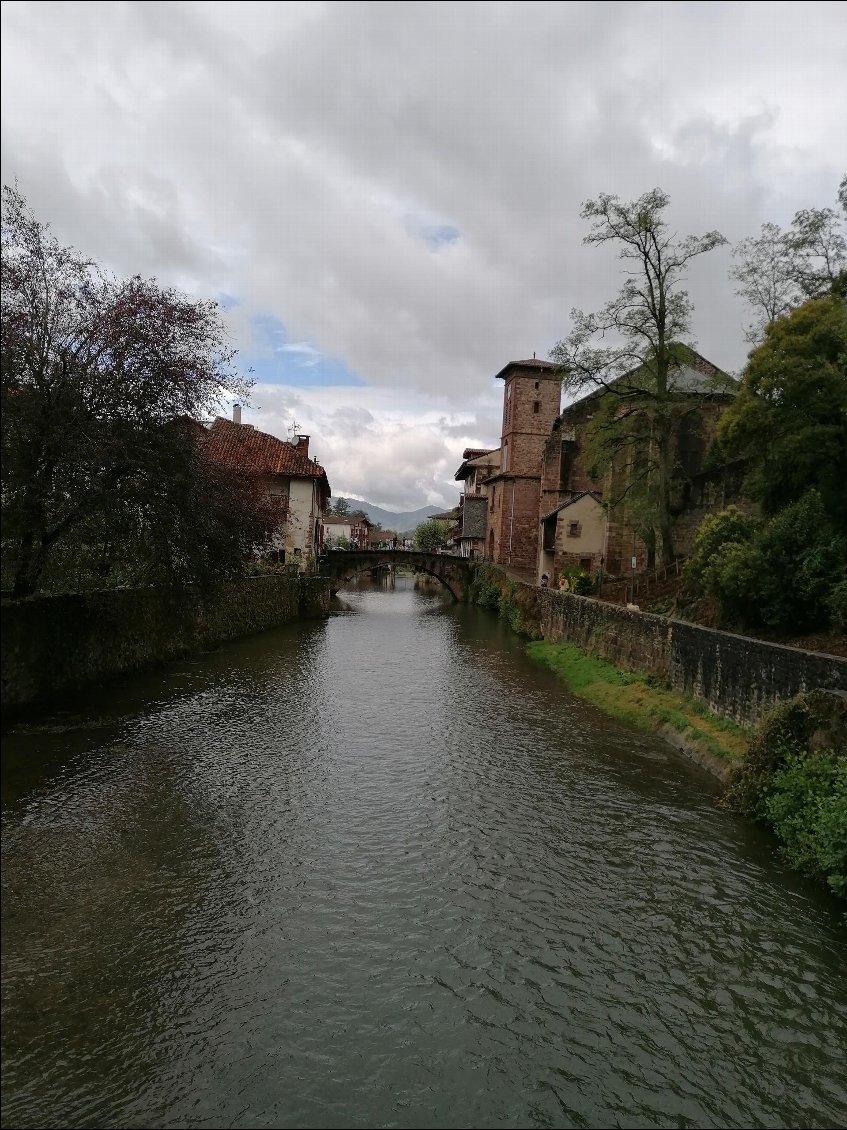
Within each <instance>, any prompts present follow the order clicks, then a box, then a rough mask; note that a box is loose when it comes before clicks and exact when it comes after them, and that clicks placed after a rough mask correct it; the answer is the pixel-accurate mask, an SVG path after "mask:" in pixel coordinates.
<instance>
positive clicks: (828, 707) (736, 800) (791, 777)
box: [723, 690, 847, 898]
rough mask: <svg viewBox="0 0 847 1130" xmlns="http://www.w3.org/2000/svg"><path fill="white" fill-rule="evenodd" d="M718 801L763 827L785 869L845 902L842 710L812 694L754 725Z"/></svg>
mask: <svg viewBox="0 0 847 1130" xmlns="http://www.w3.org/2000/svg"><path fill="white" fill-rule="evenodd" d="M723 803H724V804H725V805H727V806H728V807H731V808H734V809H735V810H736V811H739V812H742V813H744V814H745V815H747V816H751V817H753V818H754V819H756V820H761V821H762V822H764V823H765V824H768V825H769V826H770V827H771V828H772V830H773V832H774V833H775V835H776V836H777V838H778V839H779V842H780V851H781V853H782V855H783V856H784V857H785V859H786V861H787V862H788V863H789V864H790V866H792V867H795V868H796V869H797V870H799V871H802V872H804V873H805V874H807V875H812V876H815V877H817V878H820V879H822V880H824V881H826V882H827V883H828V885H829V886H830V887H831V888H832V890H833V891H834V892H835V893H836V894H837V895H839V896H841V897H842V898H847V707H845V705H844V703H843V701H842V700H841V699H839V698H838V697H837V696H836V695H833V694H828V693H827V692H826V691H821V690H815V691H809V692H807V693H806V694H801V695H798V696H797V697H796V698H793V699H790V700H788V701H787V702H783V703H781V704H780V705H779V706H778V707H776V708H775V709H774V710H773V711H771V713H770V714H769V715H768V717H767V718H765V719H764V720H763V721H762V722H761V724H760V725H759V727H758V729H757V731H756V734H755V736H754V738H753V741H752V742H751V743H750V746H749V749H748V750H747V753H746V755H745V757H744V760H743V761H742V762H741V764H740V765H739V766H738V767H737V768H736V769H734V770H733V773H732V777H731V778H730V784H729V788H728V789H727V792H726V794H725V796H724V800H723Z"/></svg>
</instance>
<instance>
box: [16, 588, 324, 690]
mask: <svg viewBox="0 0 847 1130" xmlns="http://www.w3.org/2000/svg"><path fill="white" fill-rule="evenodd" d="M329 600H330V595H329V584H328V582H326V581H323V580H321V579H320V578H317V577H298V576H291V575H285V574H280V575H275V576H267V577H250V578H246V579H244V580H241V581H238V582H231V583H229V584H226V585H222V586H220V587H219V588H218V589H216V590H215V591H214V592H212V593H209V594H206V595H204V596H202V597H201V596H199V595H196V594H192V593H190V592H189V593H185V592H180V593H178V592H172V591H167V590H161V589H117V590H106V591H103V592H88V593H68V594H66V595H62V596H36V597H29V598H27V599H25V600H4V601H3V607H2V619H3V624H2V644H1V645H0V652H2V706H3V710H4V711H5V710H17V709H21V708H24V707H28V706H32V705H34V704H36V703H42V702H47V701H49V700H50V699H51V698H52V697H54V696H56V695H59V694H64V693H67V692H68V691H72V690H74V689H76V688H79V687H83V686H86V685H89V684H91V683H96V682H99V681H100V680H102V679H107V678H111V677H113V676H115V675H119V674H123V673H126V672H129V671H138V670H141V669H143V668H148V667H154V666H157V665H159V664H161V663H165V662H167V661H168V660H171V659H174V658H176V657H177V656H180V655H185V654H188V653H189V652H193V651H201V650H203V649H205V648H209V647H213V646H214V645H215V644H218V643H222V642H224V641H225V640H229V639H235V638H236V637H238V636H247V635H250V634H252V633H253V632H260V631H263V630H264V629H266V628H271V627H276V626H277V625H280V624H286V623H288V622H290V621H291V620H295V619H297V618H298V617H300V616H320V615H326V614H327V613H328V612H329Z"/></svg>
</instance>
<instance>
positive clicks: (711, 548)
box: [683, 506, 759, 591]
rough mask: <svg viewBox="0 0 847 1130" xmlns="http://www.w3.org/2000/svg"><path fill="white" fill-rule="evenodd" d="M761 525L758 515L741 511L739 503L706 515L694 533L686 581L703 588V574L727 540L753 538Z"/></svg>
mask: <svg viewBox="0 0 847 1130" xmlns="http://www.w3.org/2000/svg"><path fill="white" fill-rule="evenodd" d="M758 525H759V523H758V522H757V521H756V519H755V518H751V517H750V516H749V515H748V514H742V512H741V511H740V510H739V509H738V508H737V507H736V506H727V508H726V509H725V510H721V511H720V513H718V514H712V515H710V516H709V517H708V518H706V519H705V520H704V521H703V522H702V523H701V525H700V527H699V529H698V530H697V533H696V535H695V537H694V549H693V550H692V553H691V557H690V558H689V560H688V563H687V565H686V566H685V571H684V574H683V575H684V577H685V580H686V582H687V583H688V584H690V585H691V586H692V587H693V588H695V589H698V590H701V591H704V590H703V582H704V575H705V573H706V570H707V569H708V568H709V566H710V564H711V562H712V560H713V558H714V557H715V556H716V555H717V554H718V553H719V552H720V550H721V549H723V547H724V546H726V545H728V544H739V545H745V544H748V543H749V542H751V541H752V539H753V535H754V534H755V532H756V530H757V528H758Z"/></svg>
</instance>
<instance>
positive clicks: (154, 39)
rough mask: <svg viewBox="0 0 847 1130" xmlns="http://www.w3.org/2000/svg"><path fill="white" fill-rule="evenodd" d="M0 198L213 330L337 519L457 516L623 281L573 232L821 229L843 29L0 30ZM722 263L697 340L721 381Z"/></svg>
mask: <svg viewBox="0 0 847 1130" xmlns="http://www.w3.org/2000/svg"><path fill="white" fill-rule="evenodd" d="M2 16H3V28H2V32H3V34H2V84H3V88H2V96H3V97H2V131H3V143H2V174H3V181H4V183H12V182H13V181H14V180H15V179H17V182H18V186H19V188H20V190H21V191H22V192H23V194H24V195H25V196H26V197H27V199H28V200H29V202H30V205H31V206H32V208H33V210H34V211H35V212H36V214H37V215H38V216H39V218H41V219H43V220H48V221H50V223H51V225H52V227H53V230H54V232H55V233H56V235H57V236H58V237H59V239H60V240H61V241H62V242H65V243H70V244H73V245H75V246H76V247H77V248H79V250H81V251H84V252H86V253H87V254H90V255H92V256H94V257H95V258H97V259H98V260H99V261H100V262H101V263H102V264H103V265H105V266H108V267H110V268H111V269H113V270H114V271H116V272H118V273H120V274H130V273H135V272H140V273H142V274H146V275H156V276H157V277H158V278H159V279H160V280H161V281H162V282H165V283H168V284H174V285H177V286H179V287H181V288H182V289H184V290H185V291H188V292H190V293H192V294H196V295H198V296H202V297H213V298H216V299H217V300H218V301H220V302H221V304H222V306H224V307H225V309H226V317H227V320H228V322H229V325H230V328H231V333H232V337H233V342H234V344H235V345H236V346H237V347H238V349H239V351H240V352H239V363H240V365H241V366H242V367H243V368H245V369H246V368H247V367H252V368H253V370H254V375H255V377H256V379H257V386H256V389H255V393H254V396H253V405H254V407H253V408H251V409H249V410H247V411H246V412H245V414H244V419H245V421H247V422H251V423H255V424H256V425H257V426H258V427H260V428H263V429H264V430H266V431H270V432H273V433H274V434H276V435H279V436H282V437H283V438H285V437H286V436H287V431H288V428H289V426H290V425H291V424H292V423H293V422H296V423H297V424H299V425H300V430H301V431H303V432H308V433H310V434H311V437H312V440H311V452H312V454H313V455H314V456H315V457H316V458H318V459H320V460H321V461H322V462H323V463H324V465H325V466H326V469H327V473H328V476H329V480H330V483H331V486H332V490H333V493H334V494H335V495H336V496H337V495H339V494H344V495H348V496H356V497H361V498H367V499H368V500H369V501H371V502H374V503H377V504H378V505H381V506H386V507H388V508H389V509H396V510H401V509H402V510H405V509H412V508H415V507H417V506H421V505H424V504H426V503H433V504H435V505H439V506H441V505H448V504H449V505H452V504H454V503H455V501H456V498H457V486H458V484H455V483H454V482H453V473H454V472H455V470H456V469H457V467H458V466H459V464H460V462H461V454H462V449H463V448H464V447H466V446H495V445H496V444H497V443H498V442H499V429H500V404H501V396H502V384H501V383H500V382H495V381H494V380H493V376H494V374H495V373H496V372H498V371H499V370H500V369H501V368H502V366H503V365H504V364H505V363H506V362H507V361H509V360H512V359H518V358H522V357H529V356H532V354H533V352H536V353H537V354H538V356H539V357H546V356H547V354H548V353H549V351H550V349H551V348H552V346H553V345H554V344H555V342H556V341H558V340H559V339H560V338H563V337H565V336H566V335H567V333H568V331H569V329H570V319H569V312H570V310H571V309H572V308H573V307H574V306H579V307H582V308H584V309H594V308H596V307H598V306H599V305H601V304H602V303H603V302H604V301H605V300H606V299H608V298H610V297H611V296H612V295H613V294H614V292H615V291H616V290H617V288H618V286H619V284H620V270H619V264H618V261H617V260H616V259H615V257H614V253H613V251H611V250H610V249H606V248H604V249H598V248H592V247H585V246H583V244H582V237H583V235H584V234H585V233H586V225H585V223H584V222H583V221H582V220H581V219H580V217H579V209H580V204H581V202H582V201H583V200H585V199H586V198H589V197H593V196H596V195H597V194H598V193H600V192H613V193H617V194H618V195H620V196H621V197H622V198H623V199H633V198H635V197H637V196H638V195H640V194H641V193H643V192H645V191H647V190H649V189H651V188H654V187H655V186H657V185H659V186H661V187H662V188H664V189H665V190H666V191H667V192H668V193H669V194H670V196H671V208H670V213H669V215H670V219H671V221H672V222H673V224H674V225H675V226H676V227H678V230H679V231H680V233H682V234H688V233H696V234H701V233H703V232H705V231H707V230H710V229H713V228H718V229H719V230H720V231H722V232H723V233H724V235H726V237H727V238H728V239H729V240H730V242H731V243H734V242H736V241H737V240H739V239H740V238H742V237H744V236H746V235H751V234H755V233H756V232H757V231H758V228H759V226H760V225H761V224H762V223H763V222H764V221H766V220H773V221H775V222H777V223H781V224H787V223H789V222H790V220H791V218H792V216H793V214H794V212H795V211H796V210H797V209H799V208H801V207H810V206H814V207H821V206H825V205H832V204H834V201H835V194H836V189H837V185H838V181H839V179H840V177H841V176H842V175H843V173H844V171H845V168H847V117H846V116H845V88H847V83H846V82H845V75H847V5H845V4H844V3H823V4H815V3H798V4H793V3H792V4H778V3H776V4H774V3H769V4H759V3H751V4H745V3H726V4H722V3H707V4H689V3H673V4H671V3H642V4H639V3H623V4H604V3H589V4H586V3H579V4H562V3H557V4H534V3H518V4H511V3H481V4H463V3H399V4H395V3H386V2H383V3H371V4H359V3H340V4H334V3H327V4H324V3H302V4H301V3H293V2H291V0H288V2H287V3H284V4H276V3H244V2H243V0H242V2H240V3H232V2H227V3H221V4H217V3H199V2H198V3H150V2H143V3H115V2H110V3H91V4H87V3H72V2H71V3H67V2H63V3H45V2H39V3H14V2H9V3H3V5H2ZM729 263H730V255H729V250H728V249H720V250H718V251H714V252H712V253H710V254H709V255H708V256H705V257H703V258H702V259H700V260H698V261H696V263H695V264H694V265H693V266H692V269H691V272H690V276H689V283H688V286H689V291H690V293H691V295H692V298H693V300H694V302H695V308H696V313H695V322H694V339H695V342H696V344H697V345H698V348H699V349H700V351H701V352H702V353H703V354H705V356H707V357H708V358H709V359H710V360H712V361H714V362H715V363H716V364H718V365H720V366H721V367H723V368H725V369H728V370H731V371H736V370H738V369H740V368H741V367H742V365H743V363H744V357H745V346H744V340H743V331H742V327H743V324H744V322H745V319H746V318H747V314H746V312H745V310H744V308H743V307H742V305H741V304H740V301H739V300H738V299H737V298H736V297H735V296H734V294H733V290H732V286H731V284H730V283H729V281H728V280H727V269H728V266H729Z"/></svg>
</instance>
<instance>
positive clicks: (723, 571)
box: [684, 491, 847, 634]
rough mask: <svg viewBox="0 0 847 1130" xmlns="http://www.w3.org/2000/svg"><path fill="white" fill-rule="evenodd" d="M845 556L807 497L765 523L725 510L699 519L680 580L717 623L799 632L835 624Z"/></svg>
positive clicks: (815, 498)
mask: <svg viewBox="0 0 847 1130" xmlns="http://www.w3.org/2000/svg"><path fill="white" fill-rule="evenodd" d="M845 557H847V543H845V539H844V538H843V537H842V536H841V535H839V534H838V533H837V532H836V530H835V529H834V527H833V525H832V523H831V521H830V520H829V518H828V517H827V514H826V512H825V510H824V507H823V503H822V501H821V498H820V495H819V494H818V493H817V491H809V492H808V493H807V494H805V495H804V496H803V497H802V498H801V499H799V500H798V501H797V502H794V503H792V504H791V505H790V506H786V507H785V509H784V510H782V511H781V512H780V513H779V514H777V515H775V516H774V517H773V518H771V519H769V520H768V521H766V522H760V521H758V520H756V519H752V518H748V517H746V516H745V515H743V514H741V513H740V512H739V511H738V510H736V508H735V507H732V506H730V507H728V508H727V509H726V510H723V511H721V513H720V514H716V515H714V516H713V517H711V518H707V519H706V521H705V522H703V524H702V525H701V527H700V529H699V530H698V532H697V536H696V538H695V543H694V551H693V553H692V556H691V559H690V561H689V563H688V565H687V566H686V569H685V574H684V577H685V582H686V585H687V586H688V588H689V590H690V591H693V592H694V593H695V594H696V595H698V596H709V597H712V598H714V599H715V600H716V601H717V603H718V605H719V607H720V613H721V621H722V622H723V623H724V624H727V623H728V624H735V625H741V626H744V627H752V628H766V629H770V630H771V631H776V632H780V633H783V634H784V633H789V632H790V633H799V632H804V631H809V630H811V629H814V628H818V627H822V626H823V625H825V624H826V623H827V622H835V621H837V620H838V619H839V617H841V619H842V622H843V619H844V611H843V610H844V606H845V603H847V597H845V596H844V595H842V596H840V597H838V596H836V595H835V594H836V590H838V591H841V590H840V585H841V584H842V582H843V581H845V579H847V578H845ZM833 598H835V599H834V600H833ZM839 610H841V611H839Z"/></svg>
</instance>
